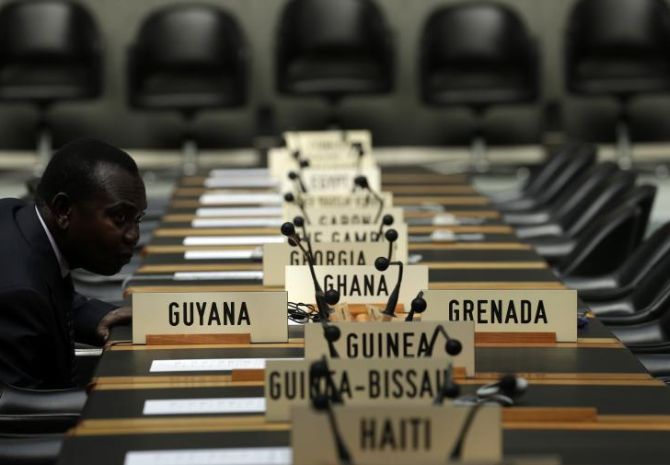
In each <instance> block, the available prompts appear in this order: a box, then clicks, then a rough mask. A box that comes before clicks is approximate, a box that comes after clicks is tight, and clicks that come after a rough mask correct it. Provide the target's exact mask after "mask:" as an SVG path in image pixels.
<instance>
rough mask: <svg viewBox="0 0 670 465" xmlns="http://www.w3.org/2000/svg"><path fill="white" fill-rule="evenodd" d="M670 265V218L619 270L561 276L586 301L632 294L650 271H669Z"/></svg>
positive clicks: (659, 272)
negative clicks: (662, 264)
mask: <svg viewBox="0 0 670 465" xmlns="http://www.w3.org/2000/svg"><path fill="white" fill-rule="evenodd" d="M661 262H663V263H667V265H668V266H670V222H669V223H666V224H665V225H663V226H662V227H660V228H658V229H657V230H656V231H655V232H654V233H653V234H652V235H651V236H650V237H649V238H648V239H647V240H645V241H644V242H643V243H642V244H641V245H640V247H638V248H637V249H636V250H635V251H634V252H633V254H632V255H631V256H630V257H629V258H627V259H626V261H625V262H624V263H623V264H622V265H621V267H619V268H618V269H617V270H616V271H614V272H612V273H607V274H605V275H602V276H596V277H583V276H573V275H566V276H562V277H561V279H562V281H563V282H564V283H565V285H566V286H567V287H569V288H570V289H576V290H577V291H578V292H579V297H580V298H581V299H582V300H584V301H587V302H590V303H591V302H600V301H612V300H617V299H621V298H622V297H625V296H627V295H629V294H630V293H631V292H633V290H634V289H636V288H637V287H638V286H640V285H641V283H642V282H643V281H645V280H647V279H648V278H649V277H650V275H651V274H655V275H658V274H666V273H667V271H663V270H664V268H663V267H661V266H660V264H661Z"/></svg>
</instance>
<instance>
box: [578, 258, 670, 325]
mask: <svg viewBox="0 0 670 465" xmlns="http://www.w3.org/2000/svg"><path fill="white" fill-rule="evenodd" d="M669 261H670V260H663V261H662V262H661V263H659V265H658V268H659V270H658V271H659V272H658V273H654V274H652V275H650V276H648V278H647V279H645V280H644V281H643V282H641V283H640V285H639V286H638V287H636V288H635V289H634V290H633V292H632V293H631V294H630V295H629V296H626V297H625V298H623V299H620V300H617V301H612V302H595V303H588V304H587V306H588V307H589V309H590V310H591V311H592V312H593V313H594V314H595V315H597V316H598V319H599V320H600V321H601V322H603V323H604V324H606V325H617V326H621V325H632V324H637V323H645V322H647V321H651V320H655V319H658V318H660V317H662V316H663V314H665V312H666V311H668V310H669V309H670V279H669V278H668V271H669V270H670V263H668V262H669Z"/></svg>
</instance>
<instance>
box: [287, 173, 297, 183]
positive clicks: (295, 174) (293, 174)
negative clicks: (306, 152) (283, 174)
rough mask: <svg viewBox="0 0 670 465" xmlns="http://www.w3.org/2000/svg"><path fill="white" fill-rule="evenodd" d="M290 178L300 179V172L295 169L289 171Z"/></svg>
mask: <svg viewBox="0 0 670 465" xmlns="http://www.w3.org/2000/svg"><path fill="white" fill-rule="evenodd" d="M288 178H289V179H290V180H291V181H295V180H296V179H298V173H296V172H295V171H289V172H288Z"/></svg>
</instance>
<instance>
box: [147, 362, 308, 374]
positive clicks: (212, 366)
mask: <svg viewBox="0 0 670 465" xmlns="http://www.w3.org/2000/svg"><path fill="white" fill-rule="evenodd" d="M267 360H268V359H266V358H192V359H188V358H187V359H177V360H154V361H152V362H151V368H149V373H171V372H184V371H232V370H263V369H265V362H266V361H267ZM273 360H275V359H273ZM277 360H301V359H298V358H295V359H290V358H289V359H286V358H284V359H277Z"/></svg>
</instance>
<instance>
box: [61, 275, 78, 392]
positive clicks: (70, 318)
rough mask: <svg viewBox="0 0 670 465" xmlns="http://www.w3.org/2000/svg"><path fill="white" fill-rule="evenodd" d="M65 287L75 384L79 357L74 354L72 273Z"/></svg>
mask: <svg viewBox="0 0 670 465" xmlns="http://www.w3.org/2000/svg"><path fill="white" fill-rule="evenodd" d="M63 289H64V290H65V298H66V302H67V306H66V308H65V323H66V325H67V334H68V340H69V350H70V379H71V381H72V383H73V384H74V381H75V375H76V373H77V358H76V357H75V355H74V321H73V315H72V301H73V298H74V285H73V284H72V276H71V275H70V274H68V275H67V276H65V277H64V278H63Z"/></svg>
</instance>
